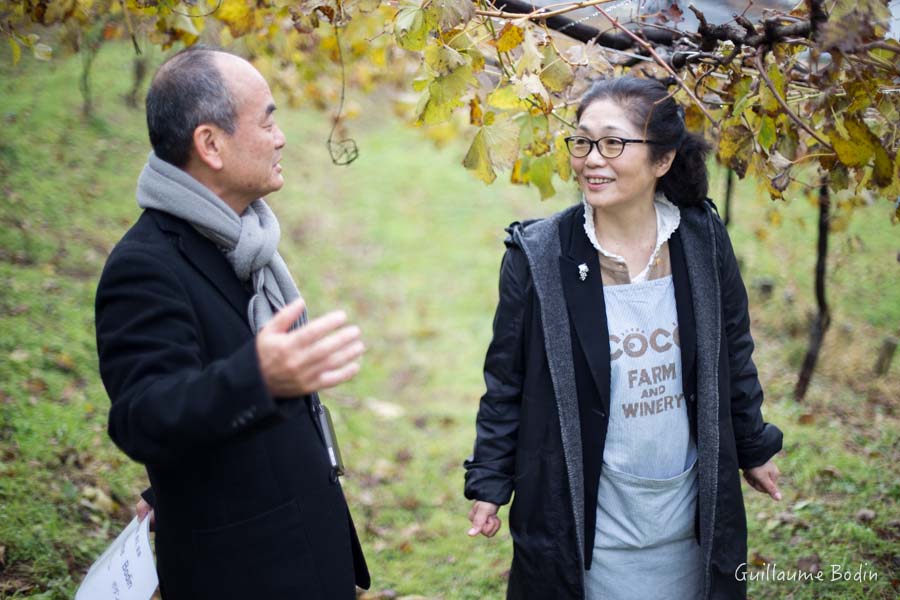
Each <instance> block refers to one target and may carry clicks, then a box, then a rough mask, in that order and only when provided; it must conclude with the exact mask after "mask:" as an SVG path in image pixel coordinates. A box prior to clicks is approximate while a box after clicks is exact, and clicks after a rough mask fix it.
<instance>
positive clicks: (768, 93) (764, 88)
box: [759, 63, 786, 115]
mask: <svg viewBox="0 0 900 600" xmlns="http://www.w3.org/2000/svg"><path fill="white" fill-rule="evenodd" d="M766 71H767V73H768V75H769V79H771V80H772V85H773V86H774V87H775V91H776V92H777V93H778V95H779V96H780V97H781V98H784V97H785V93H786V90H785V84H784V75H783V74H782V72H781V66H780V65H779V64H778V63H772V64H771V65H769V68H768V69H767V70H766ZM759 89H760V92H759V95H760V100H761V104H762V109H763V110H764V111H766V112H767V113H769V114H770V115H776V114H778V112H779V111H780V110H781V104H779V102H778V100H777V99H776V98H775V95H774V94H773V93H772V90H770V89H769V86H768V85H766V84H765V82H760V84H759Z"/></svg>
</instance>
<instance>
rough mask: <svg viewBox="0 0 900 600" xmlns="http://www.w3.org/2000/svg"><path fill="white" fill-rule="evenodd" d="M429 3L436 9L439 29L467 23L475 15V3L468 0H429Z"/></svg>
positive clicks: (443, 29)
mask: <svg viewBox="0 0 900 600" xmlns="http://www.w3.org/2000/svg"><path fill="white" fill-rule="evenodd" d="M431 4H432V6H433V7H434V8H435V9H437V13H438V18H437V20H438V23H437V24H438V26H439V27H440V28H441V31H447V30H448V29H453V28H454V27H456V26H457V25H463V24H465V23H468V22H469V21H470V20H471V19H472V17H474V16H475V3H474V2H471V1H470V0H431Z"/></svg>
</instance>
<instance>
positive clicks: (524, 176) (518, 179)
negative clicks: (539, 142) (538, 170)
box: [509, 156, 531, 184]
mask: <svg viewBox="0 0 900 600" xmlns="http://www.w3.org/2000/svg"><path fill="white" fill-rule="evenodd" d="M530 162H531V159H530V158H529V157H527V156H523V157H522V158H520V159H519V160H517V161H516V162H515V164H514V165H513V168H512V173H511V174H510V176H509V181H510V183H515V184H523V183H528V164H529V163H530Z"/></svg>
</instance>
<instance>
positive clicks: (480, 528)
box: [469, 500, 500, 537]
mask: <svg viewBox="0 0 900 600" xmlns="http://www.w3.org/2000/svg"><path fill="white" fill-rule="evenodd" d="M499 508H500V507H499V506H497V505H496V504H491V503H490V502H482V501H481V500H476V501H475V504H473V505H472V510H470V511H469V520H470V521H471V522H472V528H471V529H469V535H470V536H472V537H475V536H476V535H478V534H479V533H480V534H481V535H483V536H485V537H494V534H495V533H497V532H498V531H499V530H500V518H499V517H498V516H497V510H498V509H499Z"/></svg>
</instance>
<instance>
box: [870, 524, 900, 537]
mask: <svg viewBox="0 0 900 600" xmlns="http://www.w3.org/2000/svg"><path fill="white" fill-rule="evenodd" d="M875 533H876V534H878V537H880V538H881V539H883V540H887V541H889V542H890V541H893V540H898V539H900V521H891V522H889V523H888V524H887V526H885V527H878V528H876V529H875Z"/></svg>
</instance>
